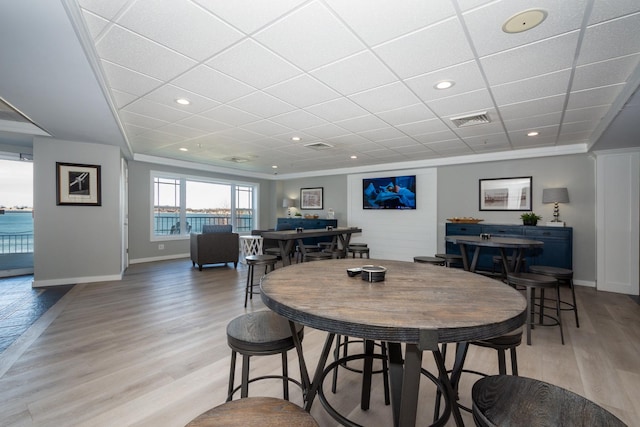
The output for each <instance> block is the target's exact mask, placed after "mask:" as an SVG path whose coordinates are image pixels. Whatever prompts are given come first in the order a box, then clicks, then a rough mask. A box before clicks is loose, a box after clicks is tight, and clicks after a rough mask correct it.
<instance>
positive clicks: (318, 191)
mask: <svg viewBox="0 0 640 427" xmlns="http://www.w3.org/2000/svg"><path fill="white" fill-rule="evenodd" d="M323 188H324V187H315V188H301V189H300V209H322V197H323V196H322V191H323Z"/></svg>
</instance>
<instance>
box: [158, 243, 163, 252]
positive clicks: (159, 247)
mask: <svg viewBox="0 0 640 427" xmlns="http://www.w3.org/2000/svg"><path fill="white" fill-rule="evenodd" d="M158 249H160V250H161V251H163V250H164V245H163V244H162V243H160V244H159V245H158Z"/></svg>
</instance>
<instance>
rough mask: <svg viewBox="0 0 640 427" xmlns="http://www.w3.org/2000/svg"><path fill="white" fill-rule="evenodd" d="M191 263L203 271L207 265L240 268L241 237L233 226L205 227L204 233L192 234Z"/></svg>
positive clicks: (203, 228)
mask: <svg viewBox="0 0 640 427" xmlns="http://www.w3.org/2000/svg"><path fill="white" fill-rule="evenodd" d="M190 238H191V262H192V263H193V266H194V267H195V265H196V264H198V270H200V271H202V266H203V265H205V264H227V263H230V262H232V263H233V268H237V267H238V257H239V253H240V236H239V235H238V234H237V233H232V232H231V226H230V225H229V226H207V225H205V226H203V227H202V233H191V235H190Z"/></svg>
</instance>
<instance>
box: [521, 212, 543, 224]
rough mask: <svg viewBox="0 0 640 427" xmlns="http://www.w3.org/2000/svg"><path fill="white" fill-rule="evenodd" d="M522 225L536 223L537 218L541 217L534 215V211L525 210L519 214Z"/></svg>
mask: <svg viewBox="0 0 640 427" xmlns="http://www.w3.org/2000/svg"><path fill="white" fill-rule="evenodd" d="M520 218H522V224H523V225H536V224H537V223H538V220H539V219H542V217H541V216H540V215H536V214H535V212H525V213H523V214H522V215H520Z"/></svg>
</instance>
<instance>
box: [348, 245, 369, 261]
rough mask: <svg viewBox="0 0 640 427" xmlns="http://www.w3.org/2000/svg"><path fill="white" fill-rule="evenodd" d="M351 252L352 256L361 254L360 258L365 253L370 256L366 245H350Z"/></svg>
mask: <svg viewBox="0 0 640 427" xmlns="http://www.w3.org/2000/svg"><path fill="white" fill-rule="evenodd" d="M349 252H350V253H351V257H352V258H355V257H356V254H358V255H359V256H360V258H362V257H363V255H366V256H367V258H369V248H368V247H366V246H351V245H349Z"/></svg>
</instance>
